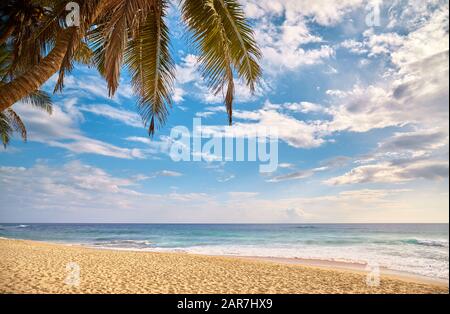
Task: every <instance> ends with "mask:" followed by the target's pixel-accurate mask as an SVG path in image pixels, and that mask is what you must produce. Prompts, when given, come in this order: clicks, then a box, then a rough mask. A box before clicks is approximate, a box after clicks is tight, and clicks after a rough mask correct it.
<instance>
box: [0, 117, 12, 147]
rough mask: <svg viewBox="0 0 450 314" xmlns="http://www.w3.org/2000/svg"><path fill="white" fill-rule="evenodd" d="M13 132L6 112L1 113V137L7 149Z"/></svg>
mask: <svg viewBox="0 0 450 314" xmlns="http://www.w3.org/2000/svg"><path fill="white" fill-rule="evenodd" d="M13 131H14V130H13V128H12V127H11V125H10V123H9V119H8V116H7V115H6V110H5V112H3V111H0V137H1V138H2V143H3V147H5V148H6V146H7V145H8V144H9V141H10V139H11V135H12V133H13Z"/></svg>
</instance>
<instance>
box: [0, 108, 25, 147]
mask: <svg viewBox="0 0 450 314" xmlns="http://www.w3.org/2000/svg"><path fill="white" fill-rule="evenodd" d="M14 131H16V132H19V133H20V135H21V137H22V140H23V141H26V140H27V129H26V128H25V124H24V123H23V122H22V119H20V117H19V115H18V114H17V113H16V112H15V111H14V110H12V109H11V108H8V109H6V110H4V111H2V112H0V137H1V139H2V143H3V146H4V147H5V148H6V146H7V145H8V144H9V142H10V140H11V137H12V135H13V133H14Z"/></svg>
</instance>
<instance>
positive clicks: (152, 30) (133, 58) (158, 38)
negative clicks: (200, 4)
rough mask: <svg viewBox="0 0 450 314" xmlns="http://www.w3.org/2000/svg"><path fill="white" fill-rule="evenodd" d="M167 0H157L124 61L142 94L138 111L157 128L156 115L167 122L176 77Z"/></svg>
mask: <svg viewBox="0 0 450 314" xmlns="http://www.w3.org/2000/svg"><path fill="white" fill-rule="evenodd" d="M166 9H167V2H166V1H165V0H157V1H156V3H155V6H154V7H153V9H152V10H150V12H149V13H148V15H147V18H146V20H145V22H144V23H143V24H142V25H141V27H140V28H139V29H138V30H137V31H136V34H135V36H134V38H133V40H131V41H130V42H129V44H128V47H127V50H126V53H125V63H126V64H127V66H128V68H129V71H130V73H131V76H132V83H133V87H134V90H135V91H136V93H137V94H138V95H139V103H138V107H139V112H140V114H141V116H142V119H143V121H144V123H145V124H146V125H147V123H149V134H150V135H153V134H154V132H155V119H156V120H157V121H158V122H159V123H160V124H164V122H165V120H166V117H167V114H168V108H167V107H168V106H170V105H171V96H170V95H171V92H172V88H173V80H174V65H173V60H172V57H171V55H170V49H169V30H168V27H167V25H166V23H165V21H164V17H165V11H166Z"/></svg>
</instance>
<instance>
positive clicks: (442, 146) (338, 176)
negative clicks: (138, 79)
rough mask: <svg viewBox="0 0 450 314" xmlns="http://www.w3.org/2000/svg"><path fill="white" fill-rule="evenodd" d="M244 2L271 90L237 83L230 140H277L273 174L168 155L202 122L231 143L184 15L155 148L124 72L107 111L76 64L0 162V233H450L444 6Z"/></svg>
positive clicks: (28, 113)
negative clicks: (264, 135)
mask: <svg viewBox="0 0 450 314" xmlns="http://www.w3.org/2000/svg"><path fill="white" fill-rule="evenodd" d="M241 3H242V5H243V9H244V11H245V13H246V15H247V17H248V18H249V21H250V23H251V25H252V28H253V29H254V31H255V36H256V40H257V42H258V44H259V46H260V48H261V51H262V54H263V58H262V60H261V65H262V70H263V78H262V80H261V82H260V84H259V86H258V88H257V89H256V91H255V93H254V94H251V93H250V91H249V90H248V89H247V88H246V87H245V84H243V83H242V82H239V81H237V83H236V85H237V86H236V99H235V104H234V115H233V117H234V124H233V127H232V128H233V131H234V132H235V133H236V134H238V136H241V137H242V136H245V135H246V134H248V132H251V131H255V130H262V129H276V130H277V133H278V142H277V144H278V167H277V169H276V171H274V172H271V173H264V172H261V170H260V163H259V162H254V161H241V162H239V161H223V160H215V159H208V158H206V159H205V160H202V161H178V162H177V161H174V160H172V158H171V157H170V150H171V147H172V144H173V139H172V138H171V137H170V134H171V130H172V128H173V127H175V126H184V127H187V128H188V129H189V130H192V129H193V119H194V118H201V123H202V125H203V126H204V127H205V128H206V129H209V130H210V131H211V132H212V133H213V134H216V135H223V134H225V133H226V132H227V128H226V127H225V126H226V125H227V116H226V111H225V108H224V105H223V98H222V95H220V94H219V95H214V94H213V93H211V92H210V91H209V90H208V88H207V85H206V83H205V82H204V81H203V80H202V78H201V75H200V74H199V72H198V69H197V54H196V51H195V50H194V49H193V48H192V46H190V45H189V36H188V35H186V32H185V29H184V26H183V25H182V24H181V22H180V21H181V19H180V16H179V10H178V7H177V2H174V3H173V4H172V5H171V7H170V9H169V12H168V23H169V27H170V31H171V52H172V55H173V58H174V60H175V62H176V83H175V90H174V94H173V100H174V104H173V107H172V108H171V109H170V116H169V119H168V122H167V124H166V125H165V126H164V127H162V128H161V129H159V130H158V131H157V132H156V134H155V136H154V138H153V139H151V138H149V136H148V133H147V130H146V129H145V127H144V126H143V123H142V121H141V119H140V117H139V115H138V114H137V111H136V98H135V97H134V96H133V90H132V87H131V85H130V82H129V75H128V74H127V73H126V71H123V73H122V76H121V85H120V88H119V89H118V91H117V93H116V95H115V96H114V97H113V98H109V97H108V92H107V88H106V84H105V82H104V80H103V79H102V78H101V77H100V76H99V75H98V73H97V72H96V70H95V69H93V68H88V67H86V66H81V65H77V66H76V68H75V70H74V71H73V72H72V73H71V74H69V75H67V76H66V79H65V88H64V91H63V92H62V93H58V94H55V95H53V101H54V103H55V106H54V111H53V114H52V115H51V116H49V115H48V114H47V113H45V112H42V111H39V110H37V109H35V108H33V107H31V106H30V105H27V104H22V103H18V104H15V105H14V109H15V110H16V112H17V113H19V114H20V116H21V117H22V119H23V121H24V122H25V124H26V126H27V129H28V142H26V143H23V142H22V141H21V140H20V139H19V138H16V139H14V140H13V141H12V143H11V145H10V146H9V147H8V148H7V149H1V150H0V189H1V191H2V192H1V193H0V204H1V205H0V206H1V210H0V221H1V222H95V223H99V222H105V223H107V222H122V223H128V222H130V223H379V222H383V223H391V222H392V223H393V222H423V223H426V222H445V223H448V220H449V218H448V217H449V202H448V197H449V196H448V190H449V186H448V183H449V179H448V174H449V169H448V164H449V131H448V128H449V107H448V102H449V81H448V75H449V33H448V29H449V19H448V9H449V7H448V1H440V0H428V1H424V0H409V1H405V0H384V1H371V0H369V1H367V0H340V1H332V0H315V1H309V0H270V1H261V0H241ZM378 13H379V14H378ZM55 82H56V77H52V78H51V79H50V80H49V82H47V83H46V85H45V86H44V89H45V90H47V91H52V90H53V86H54V83H55Z"/></svg>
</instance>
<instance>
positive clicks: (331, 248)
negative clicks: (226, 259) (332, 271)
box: [0, 223, 449, 279]
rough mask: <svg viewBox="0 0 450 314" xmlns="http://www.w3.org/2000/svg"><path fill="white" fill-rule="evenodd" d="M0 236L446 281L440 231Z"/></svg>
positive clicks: (31, 232) (14, 232)
mask: <svg viewBox="0 0 450 314" xmlns="http://www.w3.org/2000/svg"><path fill="white" fill-rule="evenodd" d="M0 237H6V238H18V239H29V240H40V241H51V242H63V243H76V244H83V245H88V246H94V247H102V248H115V249H133V250H148V251H184V252H191V253H199V254H214V255H242V256H265V257H286V258H294V257H297V258H311V259H322V260H332V261H345V262H358V263H371V264H374V263H376V264H379V265H380V266H384V267H387V268H389V269H392V270H397V271H406V272H410V273H415V274H420V275H424V276H429V277H433V278H442V279H448V273H449V264H448V260H449V225H448V224H27V223H24V224H0Z"/></svg>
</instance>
